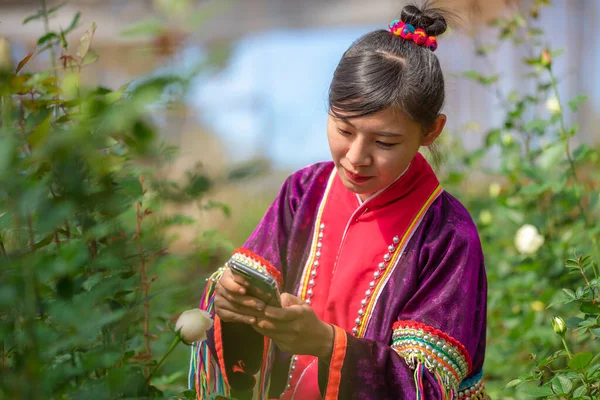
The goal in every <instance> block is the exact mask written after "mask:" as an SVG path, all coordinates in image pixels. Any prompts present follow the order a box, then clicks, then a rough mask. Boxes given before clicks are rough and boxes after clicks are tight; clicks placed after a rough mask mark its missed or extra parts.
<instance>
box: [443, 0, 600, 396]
mask: <svg viewBox="0 0 600 400" xmlns="http://www.w3.org/2000/svg"><path fill="white" fill-rule="evenodd" d="M548 3H549V2H548V1H540V0H538V1H535V2H528V3H527V4H529V8H528V9H527V10H521V9H519V10H515V12H514V13H513V14H511V15H510V16H509V17H506V18H501V19H498V20H497V21H494V23H493V24H492V29H496V30H497V32H498V43H493V44H490V43H481V41H480V40H479V38H480V37H482V36H483V35H480V34H479V33H477V34H476V35H475V39H474V40H475V47H476V53H477V54H478V55H479V56H480V57H482V59H483V60H485V61H486V65H488V66H489V68H488V71H493V70H494V67H493V62H492V61H491V55H493V54H494V52H495V51H497V50H498V49H499V47H500V46H501V45H502V44H512V45H513V46H515V47H516V48H517V49H521V50H522V51H523V54H526V56H525V58H524V60H523V62H524V66H525V68H526V69H527V74H526V75H525V76H524V79H523V81H522V82H523V83H522V84H521V85H520V87H519V88H518V89H516V90H514V91H511V92H510V93H508V94H505V93H503V91H502V89H503V88H504V87H505V85H503V84H502V75H501V74H493V73H492V74H490V73H489V72H486V74H485V75H482V74H480V73H478V72H476V71H468V72H466V73H465V74H464V78H466V79H467V80H470V81H474V82H476V83H477V84H480V85H484V86H485V87H487V88H489V89H490V90H491V91H492V92H493V93H494V94H495V95H496V97H497V102H498V106H499V107H501V108H502V110H503V111H504V119H503V122H502V124H501V125H500V126H498V127H497V128H494V129H491V130H489V131H488V132H487V133H486V135H485V140H484V144H483V146H482V147H481V148H478V149H476V150H474V151H465V150H464V149H462V148H461V147H460V146H456V148H455V151H453V152H452V153H453V154H454V156H453V157H451V158H450V159H449V161H448V165H449V166H450V167H449V171H450V172H449V173H448V174H447V177H446V181H447V186H449V187H450V188H452V187H454V188H455V189H454V190H456V191H459V192H463V193H471V195H470V196H467V197H466V198H465V197H464V196H461V199H464V200H466V201H465V203H466V204H467V207H468V208H469V210H470V211H471V212H472V214H473V215H474V216H475V218H476V220H477V224H478V228H479V232H480V236H481V239H482V243H483V246H484V254H485V255H486V265H487V271H488V282H489V303H488V347H487V355H486V364H485V368H484V370H485V376H486V381H487V385H488V390H489V392H490V395H491V397H492V398H494V399H496V398H505V397H506V398H515V397H516V398H531V396H533V397H540V398H548V399H557V398H561V399H562V398H570V399H571V398H577V399H592V398H598V396H600V394H599V390H600V387H599V385H600V372H599V371H600V357H598V356H597V355H598V354H599V353H600V330H599V329H598V328H599V327H600V309H599V304H600V296H599V293H598V292H599V291H600V280H598V269H597V266H596V264H595V262H597V260H598V257H599V256H600V254H598V249H599V243H600V225H599V224H597V223H595V221H597V219H598V217H599V214H600V202H599V200H600V183H599V182H600V180H599V179H598V178H599V176H598V175H599V172H600V171H598V169H597V168H594V167H593V166H594V165H596V166H597V165H598V161H599V160H600V156H599V154H598V151H596V150H595V149H594V148H592V147H591V146H590V145H588V144H585V143H581V144H579V145H578V146H577V147H576V148H575V149H572V148H571V146H572V144H571V142H572V140H573V138H575V139H577V133H578V126H576V125H571V126H569V125H568V124H567V121H568V120H570V118H571V115H572V114H571V113H574V112H576V111H577V109H578V107H579V106H580V104H581V103H582V102H583V101H585V96H578V97H576V98H574V99H572V100H570V101H569V102H568V103H566V102H565V101H564V100H563V99H562V97H561V96H560V93H559V90H558V78H557V76H556V71H555V62H556V60H555V59H556V58H557V57H558V56H559V55H560V53H561V52H560V51H556V50H553V49H550V48H547V47H546V44H545V43H544V42H543V40H542V38H543V35H542V34H543V32H542V31H541V30H540V29H539V28H538V27H536V20H537V18H538V16H539V13H540V12H542V8H543V7H544V6H545V5H547V4H548ZM566 104H568V105H569V107H568V108H567V107H566ZM457 154H458V156H457ZM467 177H469V178H470V180H467ZM478 180H479V182H482V181H484V182H486V183H488V184H489V193H485V192H482V191H478V190H477V189H474V187H476V186H477V182H478ZM451 190H452V189H451ZM525 224H529V225H532V226H533V227H535V228H533V227H531V228H532V229H533V231H534V232H537V231H538V230H539V232H540V235H541V236H542V238H541V239H542V240H540V241H539V242H538V243H539V245H541V247H539V245H536V246H534V247H532V248H531V250H530V251H529V250H528V251H525V250H523V249H528V248H529V247H531V246H530V244H531V243H516V244H515V240H517V241H520V240H525V239H522V236H516V233H517V231H518V230H519V228H520V227H522V226H523V225H525ZM537 247H539V248H537ZM517 249H521V252H519V251H518V250H517ZM566 260H569V261H566ZM565 261H566V268H565ZM572 270H574V271H575V272H576V274H570V273H569V272H570V271H572ZM582 278H583V281H584V283H583V284H582V283H581V282H582ZM563 289H564V290H563ZM554 315H562V316H564V317H565V319H566V320H567V324H568V327H569V330H568V332H567V334H566V337H565V343H566V345H567V346H569V347H570V349H571V350H572V351H573V354H575V355H574V356H573V358H572V359H569V357H568V355H567V353H566V350H565V349H562V350H561V347H562V344H561V337H560V335H557V334H555V333H554V332H553V330H552V326H551V321H552V317H553V316H554ZM530 369H532V371H530ZM517 376H519V378H518V379H514V380H513V378H516V377H517ZM508 381H510V383H509V384H508V386H506V384H507V383H508ZM505 386H506V387H505Z"/></svg>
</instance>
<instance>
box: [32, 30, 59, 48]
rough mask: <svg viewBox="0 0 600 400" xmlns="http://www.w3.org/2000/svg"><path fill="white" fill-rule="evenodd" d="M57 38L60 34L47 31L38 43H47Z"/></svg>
mask: <svg viewBox="0 0 600 400" xmlns="http://www.w3.org/2000/svg"><path fill="white" fill-rule="evenodd" d="M56 38H58V35H57V34H56V33H55V32H49V33H46V34H45V35H44V36H42V37H41V38H39V39H38V42H37V45H38V46H41V45H43V44H44V43H46V42H47V41H49V40H51V39H56Z"/></svg>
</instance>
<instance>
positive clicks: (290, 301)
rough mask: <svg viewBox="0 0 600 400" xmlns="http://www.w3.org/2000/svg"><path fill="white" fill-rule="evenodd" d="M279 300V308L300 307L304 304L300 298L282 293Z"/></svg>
mask: <svg viewBox="0 0 600 400" xmlns="http://www.w3.org/2000/svg"><path fill="white" fill-rule="evenodd" d="M280 299H281V307H290V306H301V305H302V304H304V301H303V300H302V299H301V298H299V297H296V296H294V295H291V294H289V293H282V294H281V298H280Z"/></svg>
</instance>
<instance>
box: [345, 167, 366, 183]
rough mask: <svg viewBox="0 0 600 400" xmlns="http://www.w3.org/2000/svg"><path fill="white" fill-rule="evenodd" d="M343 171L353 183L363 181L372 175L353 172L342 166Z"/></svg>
mask: <svg viewBox="0 0 600 400" xmlns="http://www.w3.org/2000/svg"><path fill="white" fill-rule="evenodd" d="M344 172H345V173H346V176H347V177H348V179H350V180H351V181H352V182H354V183H364V182H366V181H368V180H369V179H371V178H372V176H364V175H358V174H353V173H352V172H350V171H348V170H347V169H345V168H344Z"/></svg>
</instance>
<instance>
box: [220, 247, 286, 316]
mask: <svg viewBox="0 0 600 400" xmlns="http://www.w3.org/2000/svg"><path fill="white" fill-rule="evenodd" d="M227 265H228V266H229V269H230V270H231V272H232V273H234V274H237V275H240V276H243V277H244V278H245V279H246V280H247V281H248V283H249V284H250V287H249V288H248V293H249V294H250V295H251V296H253V297H256V298H259V299H261V300H263V301H265V303H266V304H267V305H269V306H271V307H278V308H281V303H280V301H279V289H278V288H277V282H276V281H275V279H274V278H272V277H270V276H269V275H265V274H262V273H260V272H258V271H257V270H255V269H254V268H252V267H249V266H247V265H245V264H243V263H241V262H239V261H236V260H234V259H230V260H229V261H227ZM256 289H258V291H257V290H256ZM268 294H270V295H271V297H270V300H269V301H267V298H266V297H265V295H268Z"/></svg>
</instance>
